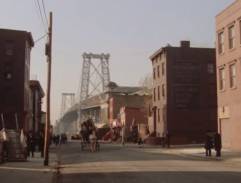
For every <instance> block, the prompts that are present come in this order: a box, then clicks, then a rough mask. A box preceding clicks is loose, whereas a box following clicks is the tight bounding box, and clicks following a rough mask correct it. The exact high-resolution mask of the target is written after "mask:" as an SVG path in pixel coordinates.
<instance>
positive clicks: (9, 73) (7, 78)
mask: <svg viewBox="0 0 241 183" xmlns="http://www.w3.org/2000/svg"><path fill="white" fill-rule="evenodd" d="M4 77H5V79H6V80H11V79H12V77H13V75H12V73H11V72H6V73H5V74H4Z"/></svg>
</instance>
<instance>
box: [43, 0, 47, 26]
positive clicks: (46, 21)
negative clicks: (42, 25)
mask: <svg viewBox="0 0 241 183" xmlns="http://www.w3.org/2000/svg"><path fill="white" fill-rule="evenodd" d="M42 6H43V10H44V16H45V20H46V22H47V24H48V18H47V14H46V8H45V4H44V0H42Z"/></svg>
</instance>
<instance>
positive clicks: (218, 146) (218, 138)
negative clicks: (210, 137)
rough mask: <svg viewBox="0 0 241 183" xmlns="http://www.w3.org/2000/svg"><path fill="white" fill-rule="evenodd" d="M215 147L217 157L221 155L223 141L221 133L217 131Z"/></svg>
mask: <svg viewBox="0 0 241 183" xmlns="http://www.w3.org/2000/svg"><path fill="white" fill-rule="evenodd" d="M214 148H215V151H216V157H221V148H222V142H221V135H220V134H219V133H215V136H214Z"/></svg>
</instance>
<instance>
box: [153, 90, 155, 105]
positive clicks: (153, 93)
mask: <svg viewBox="0 0 241 183" xmlns="http://www.w3.org/2000/svg"><path fill="white" fill-rule="evenodd" d="M153 100H154V102H155V101H156V88H154V89H153Z"/></svg>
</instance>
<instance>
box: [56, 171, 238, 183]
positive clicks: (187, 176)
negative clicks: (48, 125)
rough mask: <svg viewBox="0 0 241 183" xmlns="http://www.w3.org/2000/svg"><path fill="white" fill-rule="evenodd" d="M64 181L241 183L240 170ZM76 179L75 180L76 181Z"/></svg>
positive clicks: (83, 177)
mask: <svg viewBox="0 0 241 183" xmlns="http://www.w3.org/2000/svg"><path fill="white" fill-rule="evenodd" d="M61 179H62V182H64V183H72V182H77V181H76V180H78V182H83V183H96V182H98V183H124V182H126V183H137V182H138V183H169V182H179V183H194V182H195V183H228V182H232V183H240V181H241V174H240V173H238V172H120V173H119V172H118V173H78V174H65V175H64V176H63V177H62V178H61ZM74 180H75V181H74Z"/></svg>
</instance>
